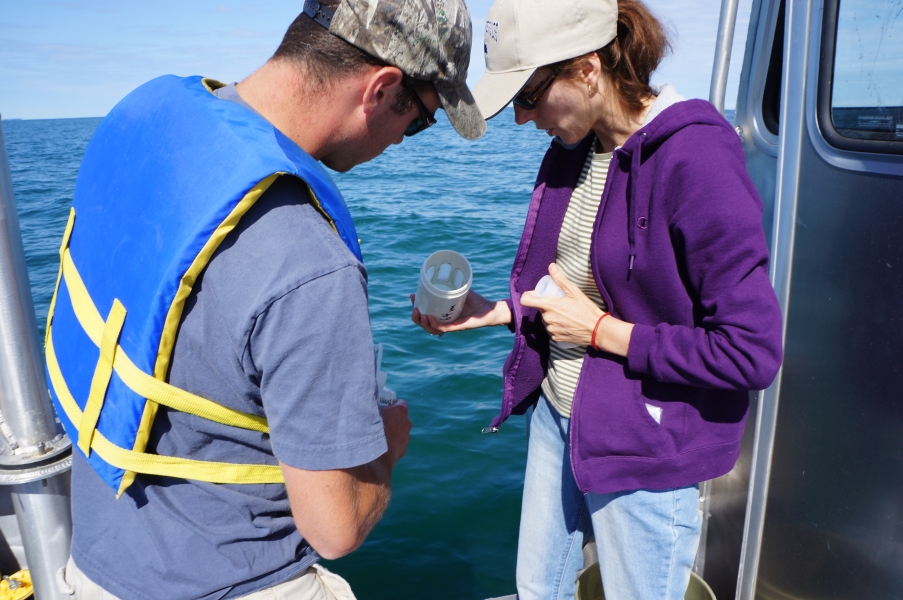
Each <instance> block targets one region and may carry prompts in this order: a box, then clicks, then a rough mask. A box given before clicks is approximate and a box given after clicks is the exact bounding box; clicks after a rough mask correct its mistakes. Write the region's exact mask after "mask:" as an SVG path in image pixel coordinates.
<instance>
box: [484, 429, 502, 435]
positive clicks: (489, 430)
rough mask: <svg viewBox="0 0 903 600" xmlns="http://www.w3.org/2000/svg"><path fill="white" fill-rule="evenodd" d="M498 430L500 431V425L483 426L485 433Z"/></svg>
mask: <svg viewBox="0 0 903 600" xmlns="http://www.w3.org/2000/svg"><path fill="white" fill-rule="evenodd" d="M498 432H499V428H498V427H484V428H483V433H484V434H487V433H498Z"/></svg>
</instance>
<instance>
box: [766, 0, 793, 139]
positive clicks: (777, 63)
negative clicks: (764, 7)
mask: <svg viewBox="0 0 903 600" xmlns="http://www.w3.org/2000/svg"><path fill="white" fill-rule="evenodd" d="M786 11H787V3H786V0H781V4H780V6H779V7H778V16H777V20H776V21H775V26H774V37H773V38H772V40H771V56H770V57H769V59H768V73H767V74H766V76H765V89H764V90H763V91H762V121H763V123H764V124H765V127H766V128H767V129H768V131H770V132H771V133H772V134H774V135H778V124H779V123H780V121H781V77H782V74H783V72H784V13H785V12H786Z"/></svg>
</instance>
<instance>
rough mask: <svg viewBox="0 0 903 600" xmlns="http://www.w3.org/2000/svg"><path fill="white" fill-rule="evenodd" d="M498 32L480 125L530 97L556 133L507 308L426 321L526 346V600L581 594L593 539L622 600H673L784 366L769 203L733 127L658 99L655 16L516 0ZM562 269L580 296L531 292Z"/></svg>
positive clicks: (512, 376)
mask: <svg viewBox="0 0 903 600" xmlns="http://www.w3.org/2000/svg"><path fill="white" fill-rule="evenodd" d="M521 4H522V5H523V6H521ZM486 31H487V33H486V46H485V50H486V64H487V69H486V75H485V76H484V78H483V79H482V80H481V81H480V82H479V84H478V85H477V86H476V88H475V89H474V95H475V96H476V97H477V102H478V104H479V105H480V108H481V109H482V110H483V113H484V114H485V115H490V116H494V115H495V114H497V113H498V112H500V111H501V110H502V109H503V108H504V107H505V106H506V105H507V104H508V103H509V102H510V101H512V100H513V101H514V104H515V107H514V114H515V120H516V121H517V123H518V124H521V125H523V124H525V123H527V122H529V121H533V122H534V124H535V125H536V127H537V128H540V129H545V130H546V131H547V132H548V133H549V135H552V136H555V140H554V142H553V143H552V145H551V147H550V148H549V150H548V152H547V153H546V156H545V159H544V160H543V163H542V166H541V168H540V171H539V176H538V178H537V183H536V187H535V190H534V193H533V197H532V201H531V204H530V209H529V212H528V215H527V221H526V225H525V228H524V234H523V237H522V239H521V244H520V248H519V250H518V253H517V257H516V258H515V262H514V268H513V270H512V273H511V298H510V299H509V300H503V301H498V302H491V301H488V300H486V299H485V298H483V297H481V296H480V295H478V294H476V293H471V294H470V295H469V296H468V298H467V301H466V306H465V312H464V314H463V315H462V317H461V318H460V319H459V320H458V321H456V322H454V323H451V324H445V325H440V324H439V323H438V322H437V321H436V320H435V319H434V318H433V317H428V316H424V315H421V314H420V313H419V312H418V311H417V310H416V309H415V310H414V312H413V314H412V318H413V320H414V321H415V322H416V323H418V324H419V325H421V326H422V327H423V328H424V329H426V330H427V331H429V332H430V333H434V334H441V333H445V332H448V331H456V330H462V329H470V328H474V327H483V326H490V325H508V326H509V327H510V328H512V329H513V330H514V332H515V342H514V349H513V351H512V353H511V355H510V356H509V358H508V360H507V362H506V364H505V386H504V398H503V405H502V412H501V414H500V415H499V416H498V417H497V418H496V419H495V421H494V422H493V424H492V426H493V427H497V426H498V425H499V424H500V423H501V422H502V421H504V420H505V419H506V418H507V417H508V416H509V415H510V414H512V413H523V412H525V411H526V409H527V408H528V407H529V406H530V405H533V404H534V403H536V408H535V411H534V412H533V414H532V416H531V423H530V441H529V450H528V457H527V470H526V476H525V482H524V498H523V509H522V513H521V526H520V539H519V542H518V558H517V589H518V596H519V598H520V599H521V600H527V599H534V598H536V599H543V600H546V599H557V598H573V596H574V588H575V583H574V582H575V577H576V573H577V571H578V570H579V569H580V568H581V567H582V562H583V561H582V555H581V546H582V541H583V535H584V532H585V531H588V529H589V528H592V532H593V533H594V535H595V538H596V543H597V547H598V551H599V560H600V569H601V572H602V581H603V586H604V588H605V593H606V597H607V598H608V600H618V599H648V600H662V599H667V600H678V599H680V598H683V595H684V592H685V591H686V588H687V583H688V581H689V577H690V570H691V567H692V565H693V561H694V558H695V554H696V549H697V546H698V542H699V531H700V525H701V515H700V511H699V492H698V484H699V482H702V481H705V480H708V479H712V478H715V477H718V476H720V475H723V474H725V473H727V472H728V471H729V470H730V469H731V468H732V467H733V465H734V463H735V462H736V459H737V457H738V455H739V450H740V439H741V436H742V434H743V428H744V423H745V419H746V414H747V410H748V403H749V393H748V392H749V391H750V390H755V389H761V388H764V387H767V386H768V385H769V384H770V383H771V381H772V379H773V378H774V376H775V374H776V372H777V369H778V367H779V365H780V361H781V316H780V311H779V309H778V305H777V300H776V298H775V295H774V292H773V290H772V288H771V285H770V283H769V279H768V273H767V263H768V254H767V250H766V244H765V236H764V233H763V231H762V225H761V216H762V203H761V201H760V199H759V197H758V195H757V194H756V191H755V188H754V187H753V185H752V183H751V181H750V179H749V177H748V176H747V173H746V168H745V160H744V155H743V152H742V149H741V145H740V142H739V140H738V138H737V134H736V133H735V132H734V131H733V129H732V128H731V126H730V125H729V124H728V123H727V122H726V121H725V120H724V118H723V117H722V116H721V115H720V114H718V112H717V111H716V110H715V109H714V108H713V107H712V106H711V105H710V104H708V103H706V102H704V101H701V100H689V101H685V100H683V99H682V98H680V97H679V96H677V94H676V92H675V91H674V90H673V88H670V87H668V86H666V87H665V88H663V89H661V90H653V89H652V88H651V87H650V86H649V77H650V75H651V73H652V71H653V70H654V69H655V68H656V66H657V65H658V63H659V62H660V60H661V58H662V57H663V55H664V53H665V51H666V50H667V49H668V42H667V37H666V35H665V33H664V31H663V29H662V27H661V25H660V23H659V22H658V21H657V20H656V19H655V17H654V16H653V15H652V14H651V13H650V12H649V11H648V9H647V8H646V7H645V6H644V5H643V4H642V3H640V2H638V1H636V0H621V1H620V2H618V3H617V4H616V3H615V1H614V0H596V1H594V2H589V3H587V2H580V1H579V0H554V1H550V0H539V1H535V2H524V3H519V2H513V1H511V0H499V1H498V2H496V4H495V5H493V7H492V9H491V10H490V14H489V18H488V22H487V30H486ZM547 273H548V274H549V275H551V276H552V277H553V279H554V280H555V282H556V283H557V284H558V286H559V287H560V288H561V289H562V290H563V291H564V292H565V295H564V296H563V297H538V296H537V295H536V294H534V293H533V292H532V291H531V290H533V289H534V288H535V287H536V284H537V282H538V281H539V279H540V278H541V277H542V276H544V275H546V274H547ZM574 345H576V347H574Z"/></svg>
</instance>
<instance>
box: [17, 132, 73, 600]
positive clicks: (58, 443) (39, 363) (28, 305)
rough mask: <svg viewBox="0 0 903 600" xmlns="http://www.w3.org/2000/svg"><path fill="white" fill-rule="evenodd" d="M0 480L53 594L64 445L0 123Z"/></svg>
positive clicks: (38, 576)
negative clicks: (47, 377)
mask: <svg viewBox="0 0 903 600" xmlns="http://www.w3.org/2000/svg"><path fill="white" fill-rule="evenodd" d="M0 414H2V423H0V433H2V440H0V441H5V442H6V443H5V444H0V445H2V446H4V447H3V448H2V449H0V484H3V485H12V486H13V488H12V500H13V506H14V508H15V511H16V519H17V521H18V523H19V530H20V532H21V534H22V543H23V545H24V546H25V558H26V561H27V562H28V568H29V570H30V572H31V577H32V581H33V583H34V589H35V597H36V598H38V600H51V599H59V600H63V599H64V598H68V596H65V595H63V594H61V593H60V592H58V591H57V589H56V584H55V576H56V571H57V570H58V569H59V568H60V567H63V566H65V565H66V561H67V560H68V558H69V545H70V542H71V539H72V514H71V509H70V500H69V479H68V477H69V475H68V471H69V469H70V467H71V465H72V456H71V442H70V441H69V438H68V437H66V436H65V434H63V433H62V430H61V429H60V427H59V425H58V424H57V420H56V415H55V412H54V410H53V405H52V404H51V402H50V395H49V394H48V392H47V384H46V380H45V378H44V360H43V357H42V353H41V344H40V342H39V339H38V326H37V319H36V318H35V312H34V303H33V301H32V299H31V286H30V285H29V283H28V271H27V270H26V267H25V252H24V250H23V247H22V234H21V232H20V230H19V217H18V215H17V213H16V204H15V200H14V199H13V188H12V178H11V175H10V171H9V160H8V157H7V154H6V140H5V139H4V136H3V127H2V125H0Z"/></svg>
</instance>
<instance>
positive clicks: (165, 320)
mask: <svg viewBox="0 0 903 600" xmlns="http://www.w3.org/2000/svg"><path fill="white" fill-rule="evenodd" d="M221 86H222V84H220V83H217V82H214V81H212V80H206V79H201V78H200V77H189V78H179V77H174V76H165V77H160V78H158V79H155V80H153V81H151V82H149V83H147V84H145V85H143V86H141V87H140V88H138V89H137V90H135V91H134V92H132V93H131V94H129V95H128V96H127V97H126V98H125V99H124V100H122V102H120V103H119V104H118V105H117V106H116V107H115V108H114V109H113V110H112V111H111V112H110V114H109V116H107V117H106V118H105V119H104V120H103V122H102V123H101V124H100V126H99V127H98V129H97V132H96V133H95V134H94V137H93V138H92V139H91V142H90V144H89V145H88V148H87V151H86V152H85V157H84V160H83V162H82V165H81V170H80V171H79V174H78V180H77V183H76V187H75V198H74V201H73V207H72V211H71V213H70V218H69V224H68V226H67V227H66V233H65V234H64V237H63V244H62V247H61V249H60V258H61V261H60V262H61V265H60V276H59V278H58V281H57V288H56V292H55V294H54V297H53V301H52V303H51V305H50V313H49V316H48V321H47V337H46V340H45V347H46V353H47V370H48V379H49V382H50V389H51V396H52V397H53V401H54V403H55V405H56V408H57V412H58V413H59V416H60V419H61V421H62V422H63V425H64V427H65V428H66V431H67V433H68V434H69V436H70V437H71V438H72V440H73V442H74V445H75V446H77V447H78V448H79V451H81V452H82V453H84V454H85V456H86V457H87V459H88V462H89V463H90V464H91V466H92V467H93V468H94V469H95V470H96V471H97V473H98V474H99V475H100V476H101V477H102V478H103V480H104V481H105V482H106V483H107V484H108V485H109V486H110V487H111V488H113V489H114V490H116V491H117V492H118V493H119V494H121V493H122V492H123V491H125V489H126V488H127V487H128V486H129V485H130V484H131V483H132V482H133V481H134V478H135V474H136V473H143V474H150V475H161V476H170V477H181V478H185V479H195V480H201V481H210V482H216V483H275V482H281V481H282V473H281V471H280V469H279V467H278V466H274V465H246V464H232V463H214V462H206V461H197V460H192V459H191V458H190V457H170V456H160V455H155V454H149V453H147V452H145V449H146V446H147V441H148V437H149V435H150V431H151V427H152V425H153V422H154V415H155V414H156V412H157V408H158V407H159V406H160V405H163V406H168V407H170V408H172V409H175V410H181V411H185V412H189V413H192V414H195V415H199V416H201V417H204V418H207V419H210V420H213V421H216V422H219V423H224V424H227V425H232V426H235V427H242V428H245V429H252V430H255V431H260V432H265V433H266V432H268V431H269V429H268V428H267V423H266V420H265V419H264V418H262V417H260V416H256V415H250V414H245V413H241V412H238V411H235V410H232V409H229V408H226V407H224V406H222V405H220V404H217V403H215V402H212V401H210V400H208V399H205V398H201V397H199V396H195V395H193V394H190V393H188V392H186V391H184V390H181V389H178V388H175V387H173V386H170V385H169V384H168V383H166V378H167V374H168V371H169V366H170V360H171V358H172V353H173V349H174V345H175V339H176V333H177V330H178V327H179V323H180V320H181V317H182V310H183V307H184V305H185V300H186V299H187V298H188V296H189V294H190V293H191V290H192V287H193V285H194V283H195V281H196V279H197V278H198V276H199V275H200V274H201V272H202V271H203V269H204V268H205V267H206V265H207V263H208V262H209V261H210V258H211V256H212V255H213V253H214V251H215V250H216V249H217V247H218V246H219V244H220V243H221V242H222V241H223V239H224V238H225V237H226V236H227V235H228V233H229V232H230V231H231V230H232V229H234V227H235V225H236V223H238V221H239V219H241V218H242V216H243V215H244V214H245V213H246V212H247V211H248V209H249V208H251V206H252V205H253V204H254V202H255V201H256V200H257V199H259V198H260V196H261V195H262V194H263V193H264V192H265V191H266V190H267V188H269V186H270V185H271V184H272V183H273V182H274V181H275V180H276V179H277V178H278V177H280V176H284V175H290V176H294V177H298V178H299V179H301V180H303V181H304V182H305V183H306V184H307V187H308V189H309V190H310V192H311V198H312V201H313V202H314V204H315V205H316V206H317V207H318V208H319V209H320V211H321V212H322V213H323V214H324V217H326V218H327V219H328V220H329V221H330V222H331V224H332V225H333V227H334V228H335V230H336V232H337V233H338V235H339V236H340V237H341V239H342V240H343V241H344V242H345V244H346V245H347V246H348V248H349V250H351V252H352V253H354V255H355V256H356V257H357V258H358V259H359V260H360V259H361V253H360V247H359V245H358V241H357V235H356V233H355V230H354V225H353V223H352V221H351V216H350V215H349V213H348V209H347V207H346V206H345V202H344V200H343V199H342V195H341V194H340V193H339V190H338V189H337V188H336V186H335V184H334V183H333V182H332V180H331V179H330V177H329V175H328V174H327V173H326V171H325V170H324V169H323V167H321V166H320V164H319V163H318V162H317V161H315V160H314V159H313V158H311V157H310V156H309V155H308V154H306V153H305V152H304V151H303V150H302V149H301V148H299V147H298V146H297V145H296V144H295V143H294V142H292V141H291V140H289V139H288V138H287V137H285V136H284V135H283V134H282V133H280V132H279V131H278V130H276V129H275V128H274V127H273V126H272V125H271V124H270V123H268V122H267V121H266V120H264V119H263V118H261V117H260V116H258V115H257V114H255V113H253V112H251V111H249V110H247V109H246V108H243V107H242V106H240V105H238V104H236V103H234V102H227V101H223V100H220V99H218V98H216V96H214V95H213V93H212V90H213V89H215V88H217V87H221Z"/></svg>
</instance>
